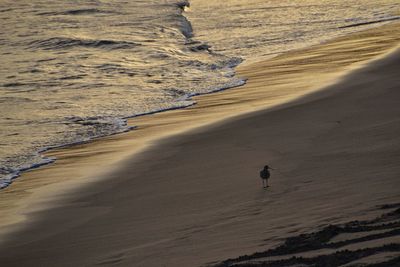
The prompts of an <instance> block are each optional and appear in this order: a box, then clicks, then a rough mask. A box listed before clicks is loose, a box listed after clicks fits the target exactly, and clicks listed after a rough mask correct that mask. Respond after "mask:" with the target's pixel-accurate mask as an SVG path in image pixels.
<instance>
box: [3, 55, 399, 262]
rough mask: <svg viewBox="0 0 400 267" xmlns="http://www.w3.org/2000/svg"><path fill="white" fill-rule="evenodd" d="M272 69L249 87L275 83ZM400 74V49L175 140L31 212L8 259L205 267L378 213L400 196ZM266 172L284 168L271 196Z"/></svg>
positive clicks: (9, 246)
mask: <svg viewBox="0 0 400 267" xmlns="http://www.w3.org/2000/svg"><path fill="white" fill-rule="evenodd" d="M335 51H336V50H335ZM314 55H315V54H314ZM304 60H306V61H308V59H307V58H304ZM296 64H297V65H301V64H300V63H299V62H297V63H296ZM296 64H294V65H293V66H296ZM253 68H254V66H253ZM264 70H265V69H264V68H263V67H262V66H261V67H259V68H258V69H257V68H256V69H254V71H253V73H254V75H253V77H250V80H249V84H248V87H247V88H251V86H255V87H258V88H259V89H260V86H261V85H262V84H264V86H267V84H265V80H264V81H263V80H262V75H261V74H260V73H262V72H263V71H264ZM399 70H400V51H397V52H396V53H394V54H391V55H390V56H388V57H386V58H385V59H383V60H380V61H377V62H374V63H373V64H371V65H370V66H368V67H366V68H363V69H361V70H359V71H356V72H354V73H352V74H351V75H349V76H347V77H346V78H345V79H343V80H342V81H341V82H339V83H337V84H335V85H333V86H331V87H330V88H328V89H327V90H324V91H321V92H318V93H315V94H313V95H311V96H309V97H307V98H303V99H300V100H298V101H296V102H292V103H290V104H285V105H282V106H280V107H276V108H274V109H272V110H265V111H260V112H257V113H251V114H248V115H244V116H241V117H237V118H235V119H232V120H229V121H225V122H224V123H220V124H214V125H212V126H209V127H203V128H199V129H196V130H193V131H189V132H184V133H181V134H180V135H177V136H173V137H170V138H168V139H164V140H162V141H160V142H158V143H157V145H155V146H152V147H148V148H147V149H146V150H145V151H144V152H142V153H141V154H139V155H137V156H135V157H133V158H127V159H126V160H125V161H124V162H123V163H121V164H120V165H119V166H120V167H119V168H118V169H117V170H115V171H112V172H110V173H109V174H108V175H107V179H104V180H102V181H99V182H97V183H95V184H89V185H88V186H82V187H81V189H80V190H75V191H73V192H69V195H68V201H65V202H61V203H59V207H57V208H53V209H49V210H44V211H41V212H37V213H35V214H33V215H31V217H30V222H31V223H30V224H29V227H26V228H23V229H21V230H20V231H18V232H16V233H13V235H12V236H11V237H10V238H9V240H7V242H5V243H4V244H3V246H2V247H1V248H0V262H2V263H3V264H5V266H90V265H116V266H198V265H201V264H205V263H210V262H218V261H221V260H224V259H226V258H230V257H235V256H239V255H242V254H249V253H253V252H255V251H259V250H265V249H268V248H272V247H274V246H276V245H278V244H280V243H281V241H282V239H283V238H286V237H289V236H292V235H294V234H295V233H302V232H306V231H311V230H312V229H315V228H317V227H322V226H326V225H327V224H330V223H335V224H337V223H344V222H347V221H349V219H352V220H354V219H357V218H363V219H365V218H368V217H371V216H375V215H376V214H377V211H373V210H371V209H372V208H373V207H375V206H376V205H380V204H386V203H391V202H396V201H397V202H398V200H399V196H400V189H399V188H400V180H399V173H400V166H399V164H398V162H400V153H399V151H400V149H399V146H400V142H399V132H400V123H399V122H400V121H399V120H400V106H399V105H398V102H399V99H400V91H399V90H398V89H399V88H400V75H399ZM292 72H293V71H290V72H289V75H290V73H292ZM256 73H259V74H260V75H261V76H257V75H256ZM257 77H259V79H258V80H257ZM252 79H253V81H254V82H253V83H252ZM226 96H227V97H228V96H229V94H227V95H226ZM264 163H269V164H270V165H272V166H273V167H275V168H277V169H278V170H277V171H276V172H274V173H273V176H272V179H271V185H272V187H271V188H270V189H269V190H267V191H264V190H263V189H262V188H261V184H260V181H259V178H258V170H259V168H260V167H261V166H262V165H263V164H264ZM391 238H392V239H391V240H390V242H393V237H391ZM396 238H397V236H394V239H395V241H396V240H397V241H398V238H397V239H396ZM397 241H396V242H397ZM383 242H385V241H383Z"/></svg>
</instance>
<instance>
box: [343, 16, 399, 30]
mask: <svg viewBox="0 0 400 267" xmlns="http://www.w3.org/2000/svg"><path fill="white" fill-rule="evenodd" d="M392 20H400V17H392V18H384V19H379V20H373V21H365V22H359V23H354V24H349V25H345V26H341V27H338V28H339V29H345V28H352V27H358V26H364V25H370V24H375V23H382V22H387V21H392Z"/></svg>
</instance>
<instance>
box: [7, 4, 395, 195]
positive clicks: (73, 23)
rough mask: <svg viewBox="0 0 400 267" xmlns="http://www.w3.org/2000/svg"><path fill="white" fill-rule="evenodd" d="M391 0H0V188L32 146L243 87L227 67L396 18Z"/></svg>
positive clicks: (116, 127) (98, 131)
mask: <svg viewBox="0 0 400 267" xmlns="http://www.w3.org/2000/svg"><path fill="white" fill-rule="evenodd" d="M399 9H400V3H399V1H398V0H381V1H376V0H364V1H355V0H347V1H334V0H326V1H318V0H290V1H289V0H282V1H265V0H226V1H206V0H192V1H177V0H130V1H122V0H108V1H102V0H80V1H76V0H29V1H28V0H19V1H15V0H13V1H10V0H0V21H1V28H0V63H1V67H0V188H4V187H6V186H7V185H9V184H10V183H11V182H12V180H13V179H14V178H15V177H17V176H18V174H19V173H20V171H22V170H26V169H29V168H33V167H37V166H40V165H42V164H46V163H49V162H52V161H53V159H49V158H44V157H43V156H42V155H41V152H43V151H44V150H46V149H48V148H52V147H59V146H64V145H69V144H73V143H79V142H85V141H88V140H91V139H93V138H96V137H101V136H107V135H111V134H115V133H118V132H123V131H127V130H131V129H130V128H129V127H128V126H127V124H126V118H128V117H133V116H139V115H143V114H148V113H154V112H159V111H164V110H168V109H175V108H183V107H187V106H190V105H193V104H195V103H194V102H193V100H192V99H191V96H193V95H197V94H204V93H211V92H214V91H218V90H222V89H227V88H231V87H235V86H239V85H242V84H243V83H244V82H245V81H244V80H242V79H240V78H238V77H235V72H234V68H235V67H236V66H237V65H238V64H240V63H241V62H242V61H244V60H246V61H256V60H260V59H266V58H268V57H271V56H274V55H277V54H280V53H284V52H286V51H290V50H293V49H299V48H303V47H307V46H309V45H312V44H316V43H320V42H323V41H326V40H328V39H331V38H333V37H336V36H339V35H343V34H347V33H351V32H354V31H359V30H362V29H365V28H366V27H371V26H378V25H380V24H382V23H385V22H388V21H390V20H395V19H399V16H398V14H399Z"/></svg>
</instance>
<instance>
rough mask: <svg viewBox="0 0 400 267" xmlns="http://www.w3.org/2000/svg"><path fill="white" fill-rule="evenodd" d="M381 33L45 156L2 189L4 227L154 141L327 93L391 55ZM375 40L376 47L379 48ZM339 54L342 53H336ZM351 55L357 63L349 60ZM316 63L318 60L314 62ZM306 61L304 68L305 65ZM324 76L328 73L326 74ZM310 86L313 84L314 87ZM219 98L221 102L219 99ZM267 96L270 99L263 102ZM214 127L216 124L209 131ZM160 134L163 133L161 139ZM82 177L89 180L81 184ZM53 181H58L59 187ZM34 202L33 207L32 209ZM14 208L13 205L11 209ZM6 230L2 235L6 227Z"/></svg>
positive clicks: (285, 60)
mask: <svg viewBox="0 0 400 267" xmlns="http://www.w3.org/2000/svg"><path fill="white" fill-rule="evenodd" d="M381 28H386V29H387V31H388V32H387V33H386V34H387V35H388V36H390V34H393V31H394V32H396V31H397V32H398V31H399V30H397V29H396V24H388V25H385V26H382V27H381ZM378 29H380V28H374V29H372V30H367V31H366V32H367V33H365V32H363V33H357V34H355V36H357V35H358V36H359V37H360V35H361V36H362V35H363V34H364V35H365V36H364V37H363V38H364V39H362V37H361V39H362V40H364V42H365V43H364V44H365V47H364V48H365V51H361V52H360V51H357V53H356V54H354V51H351V49H352V48H355V47H359V46H360V43H357V42H356V44H353V46H351V45H352V42H353V41H354V40H357V39H354V38H356V37H355V36H353V35H352V36H345V37H341V38H338V40H339V41H338V40H336V41H333V42H330V43H327V44H323V45H320V46H316V47H311V48H308V49H305V50H304V51H296V52H293V53H288V54H285V55H282V56H278V57H277V58H275V59H273V60H271V61H268V62H259V63H255V64H250V65H247V66H239V68H238V73H239V76H245V77H246V78H248V79H249V81H251V82H252V85H245V86H243V87H240V88H235V89H230V90H228V91H223V92H220V93H215V94H212V95H202V96H199V97H196V98H195V99H196V101H198V104H197V105H195V106H193V107H191V108H187V109H182V110H176V111H171V112H167V113H157V114H154V115H150V116H146V117H141V118H139V117H137V118H134V119H132V120H130V123H131V124H133V125H138V130H136V131H133V132H130V133H126V134H120V135H118V136H112V137H106V138H102V139H101V140H95V141H93V142H91V143H89V144H83V145H78V146H76V147H70V148H66V149H61V150H56V151H51V152H50V153H47V154H48V155H50V156H56V157H57V158H58V159H57V162H56V163H55V164H52V165H49V166H46V167H43V168H40V169H37V170H33V171H31V172H27V173H24V174H23V175H22V176H21V177H20V178H18V179H17V180H16V181H15V183H14V184H13V186H11V187H10V188H9V189H8V188H7V189H5V190H4V191H5V192H6V193H5V194H3V192H2V195H1V196H0V199H1V200H0V203H1V204H0V209H1V210H2V211H5V213H4V214H6V216H7V217H8V218H11V219H10V220H9V221H8V222H7V221H6V222H4V221H3V222H2V223H3V224H7V223H8V224H10V223H13V222H14V221H15V220H21V219H22V218H21V217H19V218H16V217H15V216H21V215H16V213H17V212H16V210H17V211H18V212H19V213H21V210H24V209H25V211H23V213H24V214H27V210H28V207H29V213H31V214H34V213H35V212H39V211H43V210H46V209H47V208H48V207H49V206H53V205H58V204H56V202H55V201H54V200H55V199H58V201H57V203H58V202H59V203H61V202H62V201H60V198H61V199H63V201H65V200H68V198H69V197H70V196H69V195H68V194H67V192H69V190H65V189H66V188H67V185H68V184H71V185H72V188H79V187H83V186H85V185H90V184H92V183H93V182H94V181H101V179H99V178H98V177H94V176H107V175H108V174H109V173H113V172H114V171H115V170H118V169H119V168H120V167H121V166H123V165H124V164H125V162H123V161H124V160H129V159H130V158H131V157H132V155H133V154H135V153H139V152H140V151H144V150H145V149H149V148H151V149H153V148H154V147H157V146H158V145H159V141H156V142H155V141H154V140H159V139H160V138H167V137H171V136H173V135H175V134H178V133H184V132H185V133H186V131H188V130H189V129H191V130H193V129H203V128H204V127H203V126H204V125H208V126H207V127H208V128H214V127H218V125H219V123H217V124H215V123H216V122H217V121H222V123H223V124H225V123H227V122H230V121H232V120H236V119H232V116H231V115H232V111H233V110H234V111H235V112H237V114H236V115H234V116H238V115H240V116H243V114H246V113H247V114H248V113H250V112H255V111H259V110H264V109H268V108H269V109H270V110H273V109H274V108H273V109H271V108H270V107H272V106H275V107H276V105H279V104H281V105H282V104H283V105H288V106H291V105H293V103H294V102H289V103H288V101H289V99H290V100H293V99H296V98H299V97H303V96H304V94H308V93H312V92H314V91H315V90H317V88H321V87H323V88H325V87H326V84H332V83H333V82H334V81H337V79H338V77H341V75H343V73H346V72H348V71H349V68H354V66H355V65H357V64H360V62H361V64H362V63H364V62H366V61H368V59H373V58H374V57H376V56H377V55H381V54H383V53H387V52H388V51H389V50H392V49H394V48H395V47H396V46H397V44H398V37H396V36H392V38H393V39H392V40H391V42H388V40H385V43H379V38H380V36H376V35H374V34H377V33H378V32H379V30H378ZM381 30H382V29H381ZM371 32H372V34H371ZM374 38H375V39H374ZM371 40H372V42H371ZM373 40H376V42H377V43H375V46H374V43H373ZM346 44H347V45H349V47H347V50H346V52H347V54H346V53H344V54H345V55H343V56H342V57H343V58H342V57H341V56H340V55H336V57H337V58H335V55H332V54H329V53H332V52H334V50H335V49H338V48H342V50H344V48H345V45H346ZM310 51H311V52H310ZM337 52H342V51H340V49H338V51H337ZM310 53H313V55H314V56H313V57H310ZM324 53H325V54H324ZM363 53H364V54H363ZM326 55H332V57H333V61H332V66H330V67H325V68H322V69H321V66H322V65H321V64H323V62H324V61H325V60H326ZM351 55H352V56H353V58H352V57H349V56H351ZM310 58H311V59H310ZM335 59H336V61H335ZM313 60H315V61H314V62H313ZM310 61H311V62H310ZM302 62H303V64H301V63H302ZM274 64H275V65H274ZM279 66H281V68H278V67H279ZM274 67H275V68H274ZM296 67H297V69H296ZM358 67H359V66H358ZM293 68H295V69H293ZM318 69H320V71H319V73H318V74H319V75H321V77H319V79H318V80H312V81H311V82H310V81H309V80H307V79H310V77H313V76H315V71H318ZM254 70H257V71H254ZM324 72H327V73H325V74H324ZM290 73H295V75H291V74H290ZM338 73H340V74H341V75H339V74H338ZM260 76H262V77H265V76H267V77H269V78H270V79H269V80H267V81H266V80H265V79H261V81H259V80H260V79H259V78H257V77H260ZM266 82H269V83H267V84H268V85H269V87H268V88H269V89H274V90H269V91H268V92H267V94H266V92H265V91H264V90H261V89H262V88H261V87H262V86H265V84H266ZM294 82H295V83H294ZM291 83H294V85H295V86H296V89H299V88H300V89H301V90H300V92H298V91H296V92H293V89H291V88H287V87H290V84H291ZM310 84H312V87H311V88H310ZM249 86H252V88H253V91H252V92H251V93H252V94H250V93H249V92H248V91H246V90H247V88H248V87H249ZM260 88H261V89H260ZM285 88H286V92H285V93H291V94H292V95H290V94H289V95H290V98H288V97H287V96H288V94H285V93H282V90H283V89H285ZM254 89H255V90H254ZM257 89H260V90H257ZM307 90H309V91H307ZM268 94H270V95H268ZM216 95H217V96H218V97H216ZM243 96H247V98H243ZM266 97H269V98H268V99H265V98H266ZM306 99H307V97H306ZM306 102H307V101H306ZM284 103H287V104H284ZM249 105H250V106H251V108H250V107H249ZM279 108H281V106H278V109H279ZM185 113H188V114H185ZM193 117H196V119H195V120H196V121H195V122H193V120H194V119H193ZM216 117H218V118H216ZM228 118H229V119H228ZM188 122H192V124H188ZM210 123H214V124H213V125H212V126H209V125H210ZM160 131H164V132H163V133H161V134H160ZM165 132H167V134H165ZM132 138H135V140H133V141H132ZM154 142H155V143H154ZM127 145H129V146H134V147H135V148H131V147H127ZM116 155H118V157H116ZM116 158H117V159H116ZM99 165H102V167H101V168H99ZM99 169H100V170H99ZM94 170H96V173H94ZM66 174H67V175H68V176H73V177H74V180H73V181H72V182H71V183H68V182H67V183H64V182H65V179H64V178H65V175H66ZM82 177H83V178H85V179H82ZM90 177H92V178H90ZM54 180H56V182H55V181H54ZM36 181H40V183H41V185H42V186H41V188H39V189H37V188H36V183H35V182H36ZM60 190H62V192H63V194H62V195H61V196H60V195H59V196H57V197H56V198H55V197H54V193H50V194H49V192H60ZM78 191H81V190H78ZM31 192H34V193H31ZM27 195H28V196H27ZM7 198H8V199H7ZM16 199H18V200H19V201H20V203H12V200H16ZM32 203H35V204H34V205H32ZM10 204H11V205H10ZM12 204H14V205H15V206H14V207H12ZM10 206H11V208H10ZM16 206H19V207H16ZM21 207H22V208H21ZM24 207H25V208H24ZM22 216H25V215H22ZM28 216H32V215H28ZM2 228H3V230H4V227H2Z"/></svg>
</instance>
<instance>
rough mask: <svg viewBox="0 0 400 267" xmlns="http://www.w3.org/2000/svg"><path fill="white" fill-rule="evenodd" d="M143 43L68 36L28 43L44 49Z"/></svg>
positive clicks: (132, 46)
mask: <svg viewBox="0 0 400 267" xmlns="http://www.w3.org/2000/svg"><path fill="white" fill-rule="evenodd" d="M140 45H141V44H139V43H135V42H129V41H117V40H90V39H77V38H68V37H53V38H50V39H46V40H36V41H33V42H30V43H29V44H28V46H29V48H31V49H32V48H40V49H44V50H51V49H65V48H72V47H87V48H102V49H130V48H134V47H137V46H140Z"/></svg>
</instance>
